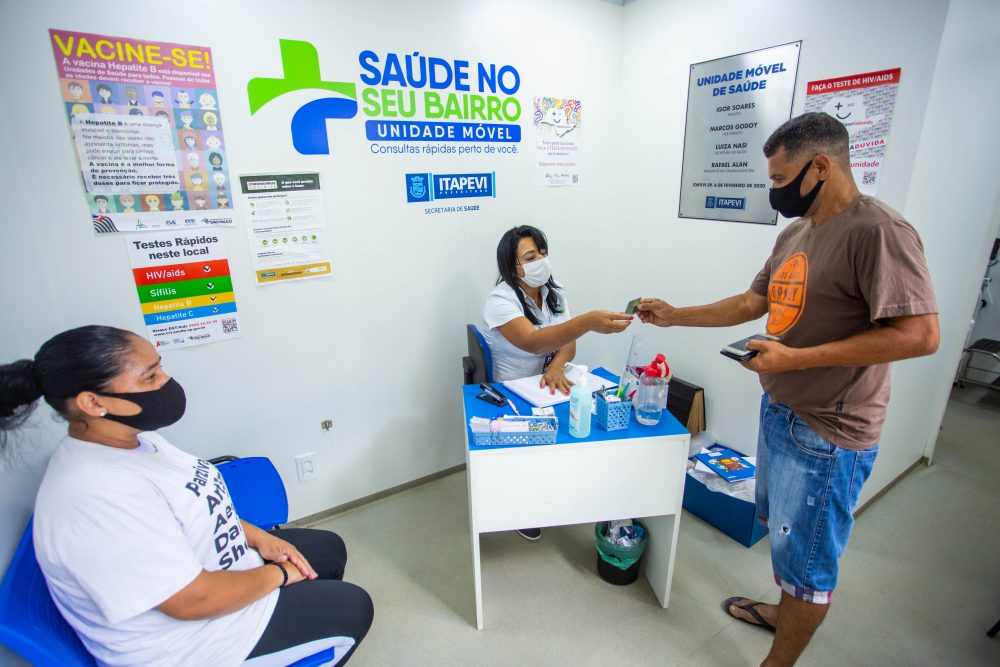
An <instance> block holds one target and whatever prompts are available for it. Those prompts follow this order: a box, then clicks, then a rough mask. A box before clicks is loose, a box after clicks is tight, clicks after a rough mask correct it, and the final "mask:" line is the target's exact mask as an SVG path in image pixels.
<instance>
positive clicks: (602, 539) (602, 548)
mask: <svg viewBox="0 0 1000 667" xmlns="http://www.w3.org/2000/svg"><path fill="white" fill-rule="evenodd" d="M608 523H609V522H607V521H601V522H599V523H597V524H595V525H594V544H595V546H596V547H597V574H598V575H600V577H601V579H603V580H604V581H606V582H608V583H609V584H613V585H615V586H627V585H628V584H631V583H632V582H634V581H635V580H636V579H638V578H639V568H640V566H641V564H642V554H643V552H644V551H645V550H646V543H647V542H648V541H649V533H648V532H646V526H644V525H643V524H642V522H641V521H636V520H634V519H633V520H632V523H633V524H635V525H638V526H641V527H642V531H643V538H642V540H641V541H638V542H637V543H635V544H633V545H632V546H622V545H620V544H617V543H616V542H614V541H613V540H612V539H611V538H609V536H608V535H607V530H608Z"/></svg>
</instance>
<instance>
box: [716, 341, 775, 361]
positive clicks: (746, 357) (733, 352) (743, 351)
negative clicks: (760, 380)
mask: <svg viewBox="0 0 1000 667" xmlns="http://www.w3.org/2000/svg"><path fill="white" fill-rule="evenodd" d="M752 340H775V339H774V338H772V337H771V336H766V335H764V334H754V335H752V336H749V337H747V338H744V339H743V340H738V341H736V342H735V343H730V344H729V345H727V346H725V347H724V348H722V349H721V350H719V352H720V353H721V354H722V355H723V356H726V357H729V358H730V359H735V360H736V361H750V360H751V359H753V358H754V357H756V356H757V350H751V349H749V348H747V343H749V342H750V341H752Z"/></svg>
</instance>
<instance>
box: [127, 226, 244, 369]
mask: <svg viewBox="0 0 1000 667" xmlns="http://www.w3.org/2000/svg"><path fill="white" fill-rule="evenodd" d="M125 245H126V246H127V247H128V255H129V259H131V261H132V276H133V278H134V279H135V288H136V292H137V293H138V295H139V307H140V308H141V309H142V318H143V320H144V321H145V323H146V330H147V332H148V334H149V340H150V342H152V343H153V345H155V346H156V347H157V348H158V349H160V348H165V347H191V346H194V345H203V344H205V343H212V342H215V341H219V340H228V339H231V338H239V336H240V321H239V316H238V315H237V311H236V296H235V293H234V292H233V279H232V277H231V275H230V273H229V260H228V259H227V257H226V248H225V246H224V245H223V242H222V239H221V238H220V236H219V235H218V234H212V233H211V232H205V233H199V232H197V231H187V232H184V231H176V232H157V233H153V234H143V235H142V236H133V237H130V238H129V239H128V240H127V241H125Z"/></svg>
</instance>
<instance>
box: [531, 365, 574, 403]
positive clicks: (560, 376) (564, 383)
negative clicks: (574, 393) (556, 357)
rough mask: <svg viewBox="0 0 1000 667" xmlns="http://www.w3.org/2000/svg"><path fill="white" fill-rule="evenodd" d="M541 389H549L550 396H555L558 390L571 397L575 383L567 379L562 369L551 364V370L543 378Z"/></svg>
mask: <svg viewBox="0 0 1000 667" xmlns="http://www.w3.org/2000/svg"><path fill="white" fill-rule="evenodd" d="M538 386H539V388H541V387H548V388H549V394H550V395H552V396H555V393H556V390H559V391H561V392H562V393H563V394H565V395H566V396H569V390H570V388H571V387H572V386H573V383H572V382H570V381H569V380H568V379H566V373H565V372H564V371H563V369H562V368H556V364H554V363H553V364H550V365H549V370H547V371H545V375H543V376H542V381H541V382H540V383H539V385H538Z"/></svg>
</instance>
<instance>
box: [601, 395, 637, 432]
mask: <svg viewBox="0 0 1000 667" xmlns="http://www.w3.org/2000/svg"><path fill="white" fill-rule="evenodd" d="M594 400H595V401H597V423H598V424H599V425H600V427H601V428H603V429H604V430H605V431H621V430H622V429H626V428H628V420H629V417H630V416H631V415H632V401H620V402H618V403H608V402H607V401H605V400H604V397H603V396H601V395H600V394H596V395H595V396H594Z"/></svg>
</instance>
